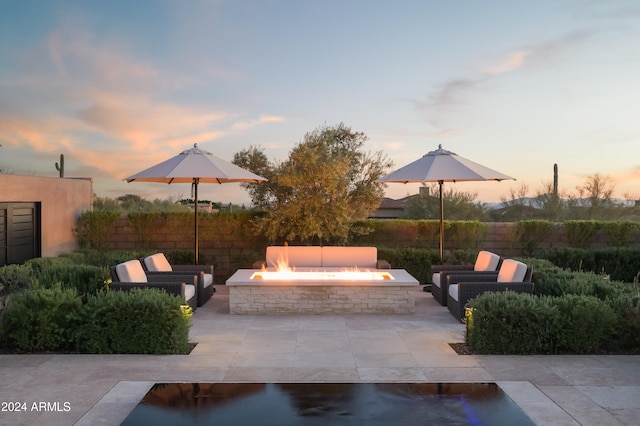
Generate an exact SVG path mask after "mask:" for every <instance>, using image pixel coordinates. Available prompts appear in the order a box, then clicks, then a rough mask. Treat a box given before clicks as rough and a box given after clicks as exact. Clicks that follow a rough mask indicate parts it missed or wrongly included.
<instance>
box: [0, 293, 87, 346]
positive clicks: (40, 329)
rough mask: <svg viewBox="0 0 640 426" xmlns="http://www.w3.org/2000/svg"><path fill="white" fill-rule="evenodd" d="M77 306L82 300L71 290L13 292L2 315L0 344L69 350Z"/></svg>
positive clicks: (72, 340)
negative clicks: (0, 338) (1, 342)
mask: <svg viewBox="0 0 640 426" xmlns="http://www.w3.org/2000/svg"><path fill="white" fill-rule="evenodd" d="M81 308H82V300H81V299H80V297H79V296H78V294H77V293H76V291H75V290H72V289H60V288H50V289H35V290H30V291H27V292H24V293H20V294H16V295H14V296H13V297H12V298H11V301H10V303H9V304H8V305H7V307H6V309H5V310H4V314H3V316H2V337H3V342H4V346H5V347H9V348H13V349H15V350H16V351H18V352H43V351H66V350H69V349H72V348H73V346H74V344H73V343H74V333H75V330H76V328H77V326H78V318H79V313H80V310H81Z"/></svg>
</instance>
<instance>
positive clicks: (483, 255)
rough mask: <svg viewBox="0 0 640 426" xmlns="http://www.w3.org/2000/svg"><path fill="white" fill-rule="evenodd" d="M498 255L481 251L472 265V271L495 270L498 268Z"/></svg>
mask: <svg viewBox="0 0 640 426" xmlns="http://www.w3.org/2000/svg"><path fill="white" fill-rule="evenodd" d="M499 262H500V256H498V255H497V254H495V253H491V252H490V251H481V252H480V253H478V257H477V258H476V263H475V265H474V267H473V270H474V271H495V270H496V269H498V263H499Z"/></svg>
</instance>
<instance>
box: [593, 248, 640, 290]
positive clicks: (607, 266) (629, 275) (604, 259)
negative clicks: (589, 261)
mask: <svg viewBox="0 0 640 426" xmlns="http://www.w3.org/2000/svg"><path fill="white" fill-rule="evenodd" d="M593 256H594V263H595V268H594V271H593V272H595V273H596V274H600V273H602V274H607V275H609V276H610V278H611V279H612V280H616V281H625V282H629V283H630V282H633V278H634V277H635V276H636V275H637V274H638V272H640V250H636V249H631V248H627V247H607V248H603V249H600V250H595V251H594V252H593Z"/></svg>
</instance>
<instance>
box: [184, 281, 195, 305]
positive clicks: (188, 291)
mask: <svg viewBox="0 0 640 426" xmlns="http://www.w3.org/2000/svg"><path fill="white" fill-rule="evenodd" d="M195 294H196V286H194V285H193V284H187V285H185V286H184V300H186V301H189V299H191V298H192V297H193V296H195Z"/></svg>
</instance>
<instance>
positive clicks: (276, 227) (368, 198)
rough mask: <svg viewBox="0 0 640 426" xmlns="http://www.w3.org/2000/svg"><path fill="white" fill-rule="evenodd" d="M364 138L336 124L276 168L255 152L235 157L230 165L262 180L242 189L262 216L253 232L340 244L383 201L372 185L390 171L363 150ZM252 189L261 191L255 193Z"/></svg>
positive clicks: (307, 139)
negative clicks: (260, 208) (258, 186)
mask: <svg viewBox="0 0 640 426" xmlns="http://www.w3.org/2000/svg"><path fill="white" fill-rule="evenodd" d="M367 140H368V138H367V136H366V135H365V134H364V133H362V132H353V131H352V130H351V128H349V127H347V126H345V125H344V124H342V123H340V124H338V125H337V126H333V127H329V126H321V127H319V128H317V129H316V130H314V131H312V132H310V133H307V134H306V135H305V136H304V139H303V141H302V142H300V143H299V144H298V145H296V146H295V147H294V148H293V150H292V151H291V152H290V153H289V158H288V159H287V160H285V161H283V162H282V163H280V164H272V163H270V162H268V161H267V159H266V156H265V155H264V153H262V152H261V150H260V149H259V148H254V147H252V148H250V149H249V150H247V151H242V152H240V153H238V154H236V155H235V156H234V160H233V162H234V164H236V165H238V166H241V167H245V168H248V169H249V170H251V171H252V172H254V173H257V174H260V175H262V176H263V177H265V178H267V179H268V181H267V182H264V183H260V184H247V185H246V187H247V188H248V189H249V192H250V195H251V197H252V201H253V203H254V204H255V205H259V206H262V207H263V208H264V209H265V210H267V212H268V213H267V215H266V216H265V217H264V218H262V219H261V220H260V221H259V223H258V227H259V229H260V231H261V232H263V233H264V234H265V235H266V236H267V237H268V238H270V239H271V240H277V239H280V238H284V239H286V240H295V239H299V240H300V241H303V242H308V241H313V240H319V241H320V242H323V241H326V240H341V239H342V240H343V239H345V238H347V236H348V234H349V231H350V230H351V224H352V222H353V221H355V220H361V219H365V218H366V217H368V216H369V214H370V213H371V212H372V211H373V210H374V209H376V208H377V207H378V206H379V205H380V202H381V201H382V198H383V196H384V188H383V187H382V186H381V185H377V184H374V183H373V182H374V181H375V180H376V179H378V178H379V177H381V176H382V175H383V174H384V172H385V171H386V170H387V169H388V168H389V167H391V162H390V161H389V160H388V159H387V158H386V156H384V155H383V154H382V153H381V152H377V153H373V154H372V153H368V152H364V151H363V150H362V148H363V146H364V144H365V142H366V141H367ZM257 185H263V187H262V188H257Z"/></svg>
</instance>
